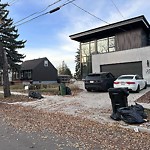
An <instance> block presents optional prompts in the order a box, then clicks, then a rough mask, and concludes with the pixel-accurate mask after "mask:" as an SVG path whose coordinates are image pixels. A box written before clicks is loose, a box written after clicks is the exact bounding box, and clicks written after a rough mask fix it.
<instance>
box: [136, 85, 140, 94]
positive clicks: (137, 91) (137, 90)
mask: <svg viewBox="0 0 150 150" xmlns="http://www.w3.org/2000/svg"><path fill="white" fill-rule="evenodd" d="M139 92H140V85H138V87H137V89H136V93H139Z"/></svg>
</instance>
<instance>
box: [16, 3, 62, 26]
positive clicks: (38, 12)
mask: <svg viewBox="0 0 150 150" xmlns="http://www.w3.org/2000/svg"><path fill="white" fill-rule="evenodd" d="M60 1H61V0H57V1H55V2H54V3H52V4H50V5H48V6H47V7H46V8H44V9H42V10H41V11H37V12H35V13H32V14H30V15H28V16H26V17H25V18H23V19H21V20H19V21H17V22H15V23H14V24H17V23H19V22H21V21H23V20H26V19H28V18H30V17H32V16H34V15H36V14H40V13H42V12H44V11H46V10H47V9H48V8H49V7H51V6H53V5H55V4H56V3H58V2H60Z"/></svg>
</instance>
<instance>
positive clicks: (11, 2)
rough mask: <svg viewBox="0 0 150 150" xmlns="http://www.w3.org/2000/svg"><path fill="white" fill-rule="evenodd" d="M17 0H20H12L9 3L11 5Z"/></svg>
mask: <svg viewBox="0 0 150 150" xmlns="http://www.w3.org/2000/svg"><path fill="white" fill-rule="evenodd" d="M17 1H19V0H12V1H10V2H8V3H9V6H12V5H13V4H15V3H16V2H17Z"/></svg>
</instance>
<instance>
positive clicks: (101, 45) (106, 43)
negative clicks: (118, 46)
mask: <svg viewBox="0 0 150 150" xmlns="http://www.w3.org/2000/svg"><path fill="white" fill-rule="evenodd" d="M97 51H98V53H108V52H113V51H115V37H114V36H113V37H108V38H103V39H99V40H97Z"/></svg>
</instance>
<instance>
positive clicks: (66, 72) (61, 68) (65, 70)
mask: <svg viewBox="0 0 150 150" xmlns="http://www.w3.org/2000/svg"><path fill="white" fill-rule="evenodd" d="M58 72H59V74H60V75H70V76H71V77H72V74H71V71H70V69H69V68H68V66H67V64H66V63H65V62H64V61H63V62H62V65H60V66H59V68H58Z"/></svg>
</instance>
